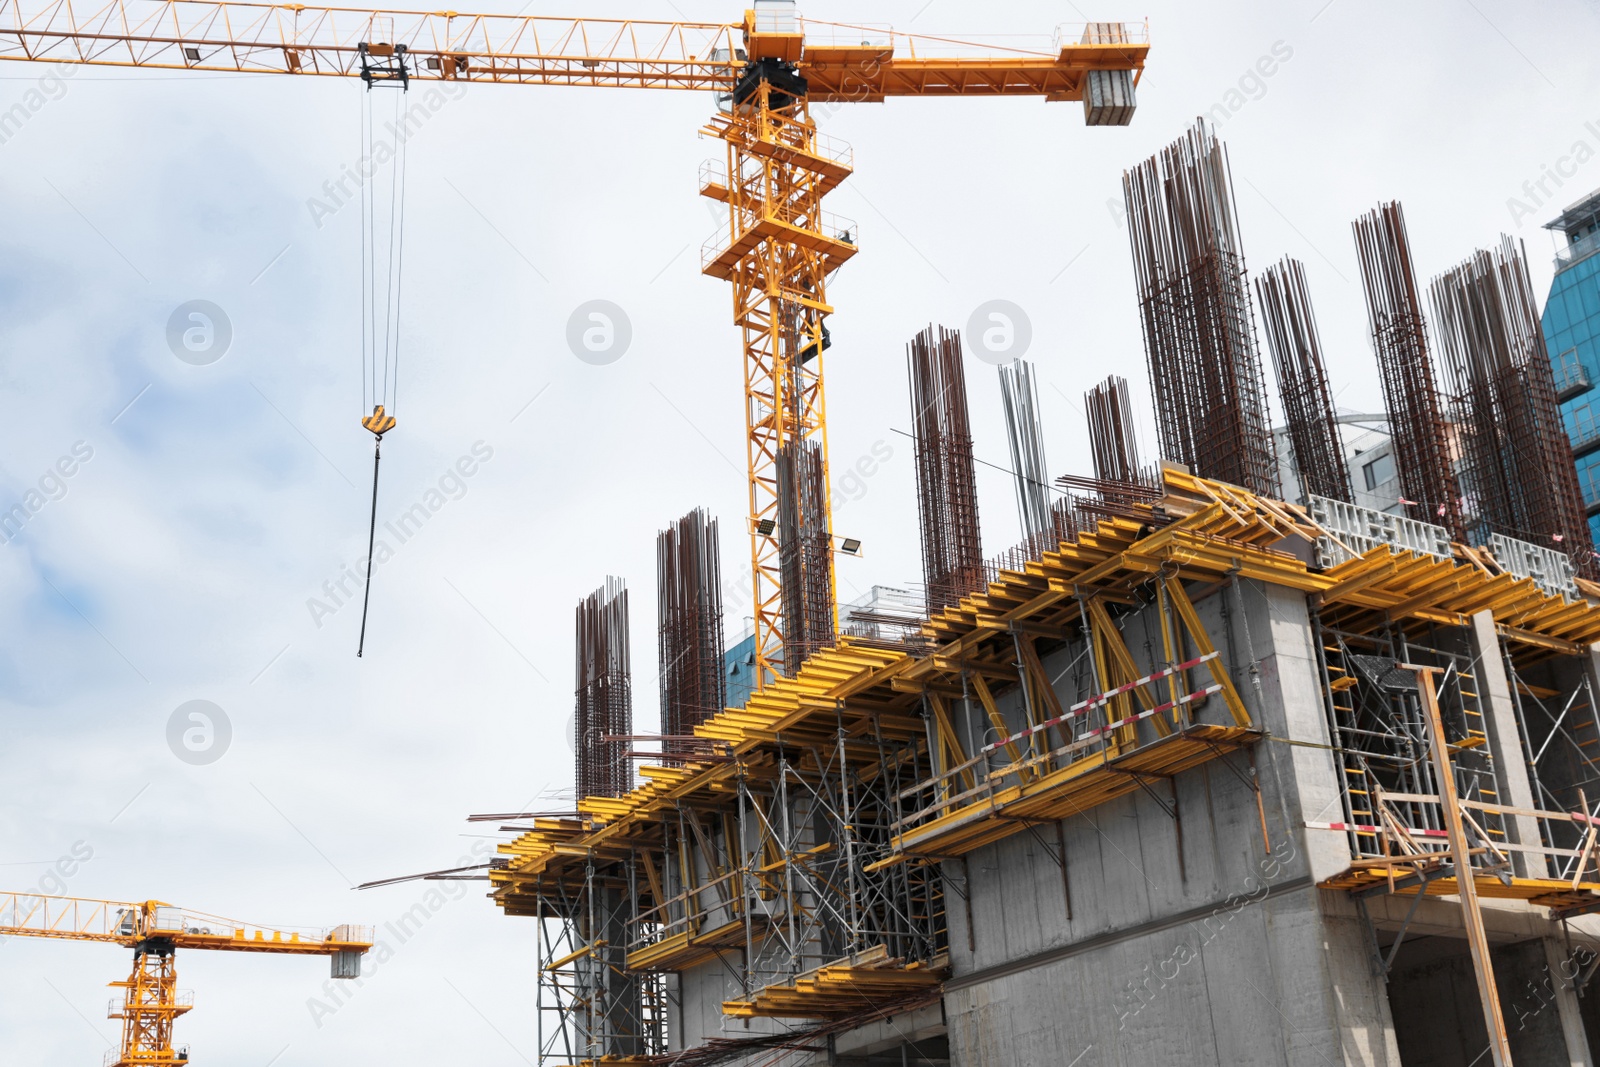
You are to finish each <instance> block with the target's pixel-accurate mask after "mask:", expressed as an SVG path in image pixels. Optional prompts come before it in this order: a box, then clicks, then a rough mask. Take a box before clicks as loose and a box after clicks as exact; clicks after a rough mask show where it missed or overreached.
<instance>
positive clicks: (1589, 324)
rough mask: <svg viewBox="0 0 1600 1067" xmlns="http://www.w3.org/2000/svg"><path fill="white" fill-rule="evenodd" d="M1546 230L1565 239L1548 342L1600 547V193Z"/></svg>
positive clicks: (1547, 316)
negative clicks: (1599, 386) (1598, 385)
mask: <svg viewBox="0 0 1600 1067" xmlns="http://www.w3.org/2000/svg"><path fill="white" fill-rule="evenodd" d="M1545 228H1546V229H1550V230H1555V231H1556V232H1558V233H1561V234H1564V235H1565V236H1566V239H1567V245H1566V247H1565V248H1563V249H1561V251H1560V252H1558V253H1557V254H1556V276H1555V278H1554V280H1553V281H1552V282H1551V283H1550V298H1549V299H1548V300H1546V301H1545V306H1544V318H1543V320H1542V321H1543V325H1544V340H1545V346H1546V347H1547V348H1549V350H1550V362H1551V365H1552V368H1553V369H1554V371H1555V379H1556V395H1557V396H1558V397H1559V398H1560V399H1561V414H1562V416H1563V418H1564V419H1565V420H1566V424H1567V436H1568V437H1569V438H1571V440H1572V453H1573V456H1574V458H1575V459H1576V460H1577V465H1578V484H1579V485H1580V486H1581V487H1582V489H1583V506H1584V510H1585V512H1586V513H1587V514H1588V516H1589V535H1590V537H1591V538H1592V539H1593V540H1594V543H1595V544H1596V545H1600V388H1596V385H1597V384H1600V190H1596V191H1595V192H1593V193H1590V194H1589V195H1588V196H1586V197H1585V198H1583V199H1582V200H1580V201H1578V202H1577V203H1576V204H1573V205H1572V206H1571V207H1569V208H1567V209H1566V210H1565V211H1563V212H1562V213H1561V217H1560V218H1558V219H1556V220H1555V221H1553V222H1550V223H1548V224H1547V225H1546V227H1545Z"/></svg>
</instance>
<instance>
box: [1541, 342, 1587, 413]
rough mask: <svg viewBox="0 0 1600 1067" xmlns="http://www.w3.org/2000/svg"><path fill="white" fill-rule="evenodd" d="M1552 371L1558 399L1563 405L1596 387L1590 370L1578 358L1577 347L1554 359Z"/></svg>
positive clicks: (1551, 363)
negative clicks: (1590, 375)
mask: <svg viewBox="0 0 1600 1067" xmlns="http://www.w3.org/2000/svg"><path fill="white" fill-rule="evenodd" d="M1550 370H1551V371H1552V373H1553V374H1554V376H1555V380H1556V399H1557V400H1559V401H1561V402H1563V403H1565V402H1566V401H1568V400H1571V399H1572V398H1573V397H1575V396H1578V395H1579V394H1581V393H1586V392H1588V391H1589V390H1590V389H1591V388H1593V387H1594V381H1593V379H1591V378H1590V377H1589V371H1588V368H1586V367H1585V366H1584V365H1583V361H1582V360H1581V359H1579V358H1578V350H1577V348H1576V347H1573V348H1569V349H1567V350H1566V351H1565V352H1563V353H1561V354H1560V355H1559V356H1556V357H1555V358H1554V359H1552V360H1551V361H1550Z"/></svg>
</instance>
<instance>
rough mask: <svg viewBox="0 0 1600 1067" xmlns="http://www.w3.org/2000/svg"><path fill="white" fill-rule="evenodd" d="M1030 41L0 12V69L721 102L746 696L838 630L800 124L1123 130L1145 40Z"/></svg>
mask: <svg viewBox="0 0 1600 1067" xmlns="http://www.w3.org/2000/svg"><path fill="white" fill-rule="evenodd" d="M1039 40H1040V43H1039V44H1038V45H1026V46H1025V45H1016V46H1005V45H994V44H984V45H978V44H972V43H968V42H964V41H959V40H954V39H950V38H943V37H933V36H927V35H914V34H905V33H896V32H893V31H888V30H884V29H882V28H880V27H872V26H858V25H850V24H846V23H831V22H818V21H814V20H807V19H801V18H800V17H799V16H798V15H797V14H796V13H795V10H794V5H793V2H792V0H755V7H754V8H753V9H752V10H749V11H746V12H745V13H744V15H743V18H742V19H741V20H740V21H738V22H731V23H711V22H649V21H629V20H613V19H587V18H580V19H559V18H547V17H542V16H534V17H522V16H509V15H467V14H459V13H457V12H454V11H435V12H419V11H368V10H352V9H347V8H325V7H308V6H305V5H302V4H283V5H270V4H250V3H215V2H203V0H88V2H87V3H84V2H82V0H0V59H11V60H29V61H47V62H48V61H56V62H67V63H86V64H99V65H108V66H119V67H153V68H160V69H166V70H192V71H241V72H252V73H277V74H294V75H329V76H338V77H360V78H362V79H363V80H364V81H366V83H367V84H368V85H369V86H373V85H379V84H396V83H397V84H398V85H400V86H401V87H406V86H409V85H410V83H411V82H412V81H413V80H423V81H426V80H444V81H452V80H453V81H465V82H498V83H509V84H516V85H569V86H579V85H582V86H594V87H611V88H643V89H679V90H697V91H711V92H715V93H717V94H719V99H720V100H721V101H722V107H721V108H720V110H719V112H718V114H716V115H715V116H714V117H713V118H712V119H711V121H710V123H709V124H708V125H706V126H705V127H704V132H706V133H708V134H710V135H711V136H714V137H717V138H719V139H721V140H722V141H724V142H726V152H725V159H724V160H723V161H722V162H721V163H719V164H712V165H709V166H708V167H706V168H705V169H704V170H703V171H702V173H701V180H700V191H701V193H702V194H703V195H705V196H709V197H713V198H715V199H717V200H719V201H723V202H725V203H726V204H727V205H728V216H727V226H726V228H725V229H724V230H723V231H722V232H720V233H719V234H718V235H717V236H715V237H713V238H712V239H711V240H710V241H709V242H707V243H706V245H705V247H704V248H703V249H702V253H701V268H702V271H703V272H704V273H705V274H708V275H711V276H712V277H716V278H722V279H725V280H727V281H729V282H731V283H732V286H733V315H734V323H735V325H736V326H737V327H738V329H739V331H740V334H741V339H742V344H743V352H744V373H745V419H746V427H747V441H746V450H747V456H748V464H749V520H748V521H749V531H750V538H751V556H750V559H751V567H752V572H753V582H754V608H755V611H754V620H755V622H754V625H755V659H756V684H757V685H758V686H765V685H766V684H767V683H768V682H769V681H771V680H772V679H773V678H774V677H775V676H776V675H778V674H780V673H788V672H791V671H792V670H793V668H794V665H795V664H796V663H797V662H798V659H799V658H803V656H804V655H805V654H807V653H809V652H810V651H812V650H813V647H814V646H815V644H816V643H817V642H818V640H819V635H821V638H822V639H831V637H832V634H833V632H834V630H835V629H836V626H837V618H836V611H837V609H836V607H835V597H834V576H833V566H832V548H833V527H832V517H831V513H830V508H829V503H828V496H829V493H828V488H827V487H828V485H829V477H828V466H827V422H826V418H825V410H826V409H825V405H824V402H823V387H822V383H823V375H822V366H823V358H822V353H823V351H824V349H826V348H827V347H828V343H829V337H828V331H827V327H826V325H825V319H826V318H827V316H828V315H829V314H830V313H831V312H832V311H833V308H832V306H831V305H830V304H829V303H828V299H827V293H826V284H825V283H826V279H827V278H828V276H829V275H830V274H831V273H832V272H833V271H835V270H837V269H838V267H839V266H840V265H841V264H843V263H844V262H845V261H846V260H848V259H850V258H851V257H852V256H853V255H855V253H856V251H857V241H858V233H857V230H856V227H855V225H854V223H852V222H850V221H848V220H845V219H840V218H836V217H834V216H832V215H830V214H829V213H827V212H825V211H823V209H822V202H823V198H824V196H825V195H826V194H827V193H828V192H829V191H831V190H833V189H835V188H837V187H838V186H839V184H840V183H841V182H843V181H844V180H845V178H847V177H848V176H849V175H850V173H851V170H852V157H851V152H850V149H849V148H848V147H847V146H845V145H842V144H838V143H836V142H833V141H830V140H828V139H827V138H825V137H824V136H822V135H820V134H819V133H818V132H817V125H816V121H815V119H814V117H813V115H812V111H811V106H812V105H813V104H819V103H820V104H838V103H851V102H862V103H876V102H881V101H884V100H886V99H888V98H889V97H901V96H924V97H951V96H959V97H997V96H1024V97H1034V98H1042V99H1044V100H1047V101H1072V100H1079V101H1082V102H1083V105H1084V117H1085V121H1086V122H1087V123H1088V124H1090V125H1126V124H1127V123H1128V122H1129V121H1130V120H1131V118H1132V114H1133V110H1134V86H1135V85H1136V84H1137V82H1138V79H1139V77H1140V75H1141V74H1142V72H1143V70H1144V63H1145V56H1146V54H1147V52H1148V51H1149V33H1148V29H1147V27H1145V26H1142V25H1138V26H1136V25H1130V24H1126V23H1120V22H1091V23H1087V24H1082V23H1079V24H1077V25H1074V26H1071V27H1066V26H1063V27H1060V28H1058V29H1056V30H1055V31H1054V34H1053V35H1040V39H1039ZM796 471H799V472H800V473H799V474H797V473H795V472H796ZM786 472H787V473H786ZM802 542H808V543H809V547H807V545H803V544H802ZM786 544H787V547H786ZM818 546H820V548H819V547H818ZM789 631H804V632H789ZM786 643H787V644H789V645H790V646H791V647H790V649H789V650H788V653H789V654H788V656H787V657H786V655H785V645H786Z"/></svg>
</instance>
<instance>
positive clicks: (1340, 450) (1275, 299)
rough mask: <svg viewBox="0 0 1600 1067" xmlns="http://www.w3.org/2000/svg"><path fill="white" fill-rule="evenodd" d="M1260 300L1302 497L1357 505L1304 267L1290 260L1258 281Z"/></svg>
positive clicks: (1279, 263)
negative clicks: (1340, 438)
mask: <svg viewBox="0 0 1600 1067" xmlns="http://www.w3.org/2000/svg"><path fill="white" fill-rule="evenodd" d="M1256 295H1257V296H1259V297H1260V298H1261V320H1262V322H1263V324H1264V329H1265V333H1266V335H1267V348H1268V350H1270V351H1271V353H1272V366H1273V369H1274V370H1275V371H1276V372H1277V375H1278V398H1279V399H1280V400H1281V401H1282V402H1283V421H1284V422H1285V423H1286V424H1287V425H1288V428H1289V448H1290V451H1291V453H1292V454H1293V459H1294V467H1295V472H1296V474H1297V475H1298V476H1299V479H1300V489H1301V492H1302V493H1306V494H1310V495H1314V496H1325V497H1331V498H1333V499H1335V500H1343V501H1346V502H1347V503H1348V502H1352V501H1353V499H1354V494H1353V493H1352V492H1351V487H1350V471H1349V469H1348V468H1347V467H1346V466H1345V462H1344V446H1343V445H1342V443H1341V442H1340V440H1339V424H1338V423H1337V422H1336V421H1334V420H1335V413H1334V409H1333V397H1332V396H1331V395H1330V392H1329V389H1328V371H1327V367H1326V365H1325V364H1324V362H1323V359H1322V339H1321V337H1320V336H1319V335H1318V333H1317V317H1316V315H1315V314H1314V313H1313V312H1312V310H1311V291H1310V289H1309V288H1308V287H1307V286H1306V269H1305V265H1304V264H1303V263H1301V262H1300V261H1299V260H1298V259H1291V258H1289V257H1288V256H1285V257H1284V258H1283V260H1282V261H1281V262H1278V263H1275V264H1273V265H1272V266H1270V267H1268V268H1267V270H1266V273H1265V274H1263V275H1262V276H1261V277H1260V278H1257V279H1256Z"/></svg>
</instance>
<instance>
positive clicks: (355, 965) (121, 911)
mask: <svg viewBox="0 0 1600 1067" xmlns="http://www.w3.org/2000/svg"><path fill="white" fill-rule="evenodd" d="M6 937H53V938H59V939H61V940H65V941H100V942H109V943H111V944H115V945H121V946H122V947H123V948H131V949H133V973H131V974H130V975H129V976H128V977H127V979H126V980H124V981H121V982H112V983H111V986H112V988H114V989H121V990H122V994H121V995H120V996H118V997H115V998H113V999H112V1001H111V1004H110V1007H109V1008H108V1009H107V1018H111V1019H120V1020H122V1046H121V1049H120V1052H119V1055H118V1058H117V1059H116V1060H115V1061H112V1060H111V1059H110V1058H109V1056H108V1058H107V1063H106V1067H173V1065H176V1064H186V1063H188V1062H189V1050H188V1049H187V1048H186V1047H174V1046H173V1044H172V1024H173V1022H174V1021H175V1020H176V1019H177V1018H178V1016H180V1015H183V1014H184V1013H186V1012H188V1011H189V1010H190V1009H191V1008H193V1007H194V994H192V993H187V992H179V990H178V988H177V981H178V974H177V968H176V965H175V962H174V959H173V955H174V953H175V952H176V951H177V950H178V949H180V948H183V949H209V950H212V951H221V952H275V953H282V954H288V955H295V956H328V957H330V959H331V961H332V965H333V977H335V978H356V977H359V976H360V974H361V956H362V954H363V953H365V952H366V951H367V950H368V949H369V948H371V947H372V931H371V930H370V929H368V928H366V927H358V926H337V927H334V928H333V929H331V930H317V931H311V930H287V929H272V928H269V927H261V926H252V925H250V924H248V923H241V922H235V921H234V920H232V919H223V918H220V917H218V916H215V915H206V914H204V913H202V912H197V911H190V910H188V909H186V908H178V907H174V906H172V905H171V904H166V903H163V902H162V901H159V900H147V901H144V902H143V903H139V904H131V903H123V902H119V901H114V900H87V899H82V898H78V897H55V896H40V895H37V894H32V893H0V938H6Z"/></svg>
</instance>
